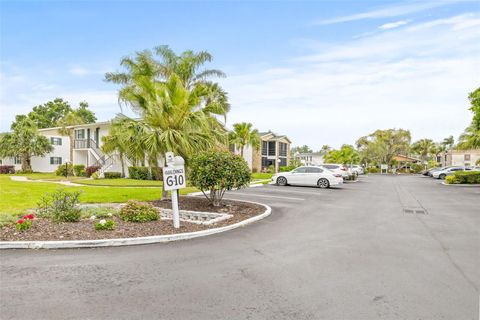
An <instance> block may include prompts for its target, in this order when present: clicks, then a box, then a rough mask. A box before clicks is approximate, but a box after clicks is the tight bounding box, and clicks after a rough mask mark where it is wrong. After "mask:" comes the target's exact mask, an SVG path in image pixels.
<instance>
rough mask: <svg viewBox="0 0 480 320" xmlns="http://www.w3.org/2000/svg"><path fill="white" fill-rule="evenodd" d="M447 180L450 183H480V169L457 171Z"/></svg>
mask: <svg viewBox="0 0 480 320" xmlns="http://www.w3.org/2000/svg"><path fill="white" fill-rule="evenodd" d="M450 177H453V178H450ZM445 182H446V183H448V184H480V171H456V172H455V173H454V174H453V175H452V176H447V178H446V179H445Z"/></svg>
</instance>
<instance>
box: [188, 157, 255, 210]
mask: <svg viewBox="0 0 480 320" xmlns="http://www.w3.org/2000/svg"><path fill="white" fill-rule="evenodd" d="M250 177H251V176H250V169H249V168H248V164H247V162H246V161H245V160H244V159H243V158H242V157H239V156H237V155H233V154H231V153H230V152H225V151H218V150H214V151H208V152H203V153H200V154H198V155H196V156H195V157H193V158H192V160H191V163H190V180H191V182H192V184H193V185H194V186H195V187H197V188H199V189H200V190H201V191H202V192H203V194H204V196H205V197H206V198H207V199H208V200H209V201H210V203H211V204H212V205H213V206H216V207H217V206H219V205H220V203H221V201H222V198H223V195H224V194H225V192H226V191H228V190H232V189H234V188H236V189H239V188H244V187H246V186H248V184H249V183H250Z"/></svg>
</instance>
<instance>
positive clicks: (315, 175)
mask: <svg viewBox="0 0 480 320" xmlns="http://www.w3.org/2000/svg"><path fill="white" fill-rule="evenodd" d="M322 172H323V170H322V169H320V168H317V167H309V168H307V174H306V178H307V180H306V181H307V184H308V185H309V186H316V185H317V182H318V180H319V179H320V178H321V177H322Z"/></svg>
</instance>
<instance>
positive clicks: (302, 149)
mask: <svg viewBox="0 0 480 320" xmlns="http://www.w3.org/2000/svg"><path fill="white" fill-rule="evenodd" d="M291 152H292V154H295V153H297V152H298V153H313V150H312V149H310V147H309V146H307V145H305V144H304V145H303V146H299V147H293V148H292V150H291Z"/></svg>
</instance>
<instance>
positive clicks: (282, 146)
mask: <svg viewBox="0 0 480 320" xmlns="http://www.w3.org/2000/svg"><path fill="white" fill-rule="evenodd" d="M279 148H280V156H281V157H286V156H287V144H286V143H283V142H280V143H279Z"/></svg>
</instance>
